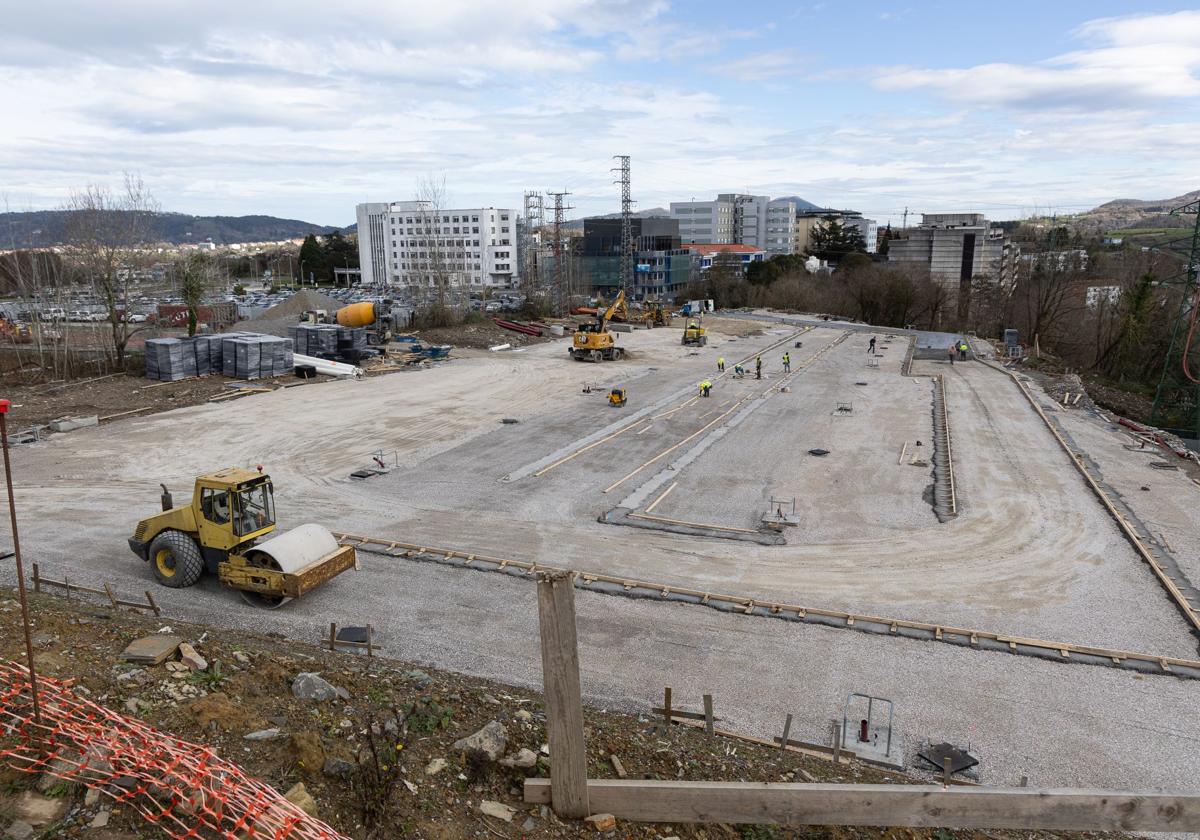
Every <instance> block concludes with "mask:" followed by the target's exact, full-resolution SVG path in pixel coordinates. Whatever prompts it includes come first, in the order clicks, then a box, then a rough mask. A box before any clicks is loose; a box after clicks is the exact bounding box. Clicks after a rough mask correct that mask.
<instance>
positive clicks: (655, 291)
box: [582, 217, 693, 300]
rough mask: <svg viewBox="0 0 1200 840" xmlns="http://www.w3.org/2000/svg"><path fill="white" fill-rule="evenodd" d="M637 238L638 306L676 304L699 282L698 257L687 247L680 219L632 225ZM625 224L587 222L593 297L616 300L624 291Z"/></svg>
mask: <svg viewBox="0 0 1200 840" xmlns="http://www.w3.org/2000/svg"><path fill="white" fill-rule="evenodd" d="M630 222H631V227H632V230H631V232H632V234H633V243H634V244H633V262H634V276H633V280H634V288H632V289H628V290H627V292H626V294H628V295H630V296H631V297H633V299H634V300H644V299H646V298H648V297H650V298H658V299H660V300H661V299H670V298H673V297H674V296H675V294H676V293H678V292H680V291H682V290H683V288H684V287H685V286H687V284H688V283H690V282H691V281H692V279H693V256H692V252H691V251H689V250H687V248H686V246H681V244H680V241H679V240H680V236H679V224H678V223H677V222H676V221H675V220H674V219H664V218H638V217H634V218H633V219H631V220H630ZM620 260H621V220H620V219H619V218H617V219H611V218H604V219H599V218H593V219H584V220H583V256H582V265H583V275H584V278H585V282H586V284H587V289H588V291H589V292H590V293H591V294H603V295H605V296H611V295H613V294H615V293H616V291H617V289H619V288H620V287H621V276H620Z"/></svg>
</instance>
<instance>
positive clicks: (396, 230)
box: [357, 201, 520, 292]
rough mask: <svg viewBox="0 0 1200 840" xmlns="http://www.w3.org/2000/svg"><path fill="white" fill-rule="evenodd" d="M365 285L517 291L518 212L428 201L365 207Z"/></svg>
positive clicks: (361, 247) (361, 224) (361, 244)
mask: <svg viewBox="0 0 1200 840" xmlns="http://www.w3.org/2000/svg"><path fill="white" fill-rule="evenodd" d="M357 211H358V213H357V215H358V254H359V263H360V265H361V266H362V277H363V282H365V283H372V284H375V285H378V286H386V287H392V288H398V289H401V290H408V291H414V292H417V291H419V290H421V289H433V288H435V287H437V286H450V287H453V288H457V289H465V290H467V291H471V290H475V289H479V290H482V289H483V288H485V287H491V288H502V289H512V288H516V287H517V285H518V283H519V282H520V265H519V261H518V259H517V233H516V231H517V213H516V212H515V211H514V210H510V209H504V208H497V207H481V208H477V209H472V210H443V209H441V208H438V207H435V206H434V205H433V203H432V202H428V201H397V202H390V203H373V204H360V205H358V208H357Z"/></svg>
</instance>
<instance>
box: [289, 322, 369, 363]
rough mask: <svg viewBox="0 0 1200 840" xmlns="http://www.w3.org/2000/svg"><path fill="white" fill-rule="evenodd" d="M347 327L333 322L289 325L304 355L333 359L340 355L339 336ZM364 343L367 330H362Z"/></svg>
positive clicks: (295, 342) (297, 347)
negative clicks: (336, 325) (338, 325)
mask: <svg viewBox="0 0 1200 840" xmlns="http://www.w3.org/2000/svg"><path fill="white" fill-rule="evenodd" d="M344 329H346V328H345V327H335V326H334V325H333V324H297V325H296V326H294V327H288V334H289V335H290V336H291V337H292V341H293V343H294V345H295V348H296V352H297V353H300V354H302V355H304V356H318V357H321V358H328V359H332V358H333V357H335V356H337V355H338V349H339V338H340V334H341V332H342V330H344ZM362 333H363V343H364V344H365V343H366V340H367V339H366V330H362Z"/></svg>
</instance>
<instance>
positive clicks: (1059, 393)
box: [1044, 373, 1096, 411]
mask: <svg viewBox="0 0 1200 840" xmlns="http://www.w3.org/2000/svg"><path fill="white" fill-rule="evenodd" d="M1044 390H1045V392H1046V394H1047V395H1048V396H1049V397H1050V398H1051V399H1053V400H1054V401H1055V402H1056V403H1058V404H1059V405H1064V404H1065V405H1067V406H1069V407H1071V408H1082V409H1084V410H1089V411H1090V410H1092V409H1095V407H1096V404H1095V403H1094V402H1092V398H1091V397H1089V396H1088V392H1087V389H1086V388H1085V387H1084V385H1083V380H1082V379H1080V378H1079V377H1078V376H1076V375H1075V374H1073V373H1068V374H1066V375H1065V376H1062V377H1060V378H1058V379H1055V380H1051V381H1047V382H1046V383H1045V385H1044ZM1064 400H1065V403H1064Z"/></svg>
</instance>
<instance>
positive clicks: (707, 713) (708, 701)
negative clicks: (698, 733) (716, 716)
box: [704, 694, 713, 738]
mask: <svg viewBox="0 0 1200 840" xmlns="http://www.w3.org/2000/svg"><path fill="white" fill-rule="evenodd" d="M704 734H706V735H708V736H709V737H710V738H711V737H712V734H713V702H712V695H711V694H705V695H704Z"/></svg>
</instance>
